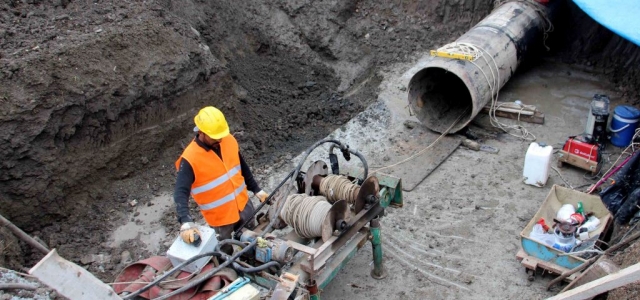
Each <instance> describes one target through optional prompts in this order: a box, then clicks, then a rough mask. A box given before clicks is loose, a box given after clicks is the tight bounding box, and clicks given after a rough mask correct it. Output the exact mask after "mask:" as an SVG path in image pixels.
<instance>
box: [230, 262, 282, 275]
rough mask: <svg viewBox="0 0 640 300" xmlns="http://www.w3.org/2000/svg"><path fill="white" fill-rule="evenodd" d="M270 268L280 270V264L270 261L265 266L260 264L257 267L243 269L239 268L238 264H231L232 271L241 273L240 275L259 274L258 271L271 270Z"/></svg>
mask: <svg viewBox="0 0 640 300" xmlns="http://www.w3.org/2000/svg"><path fill="white" fill-rule="evenodd" d="M271 267H278V269H279V268H281V266H280V263H279V262H277V261H270V262H268V263H266V264H262V265H259V266H257V267H250V268H245V267H243V266H241V265H240V264H238V263H236V262H234V263H233V268H234V269H236V270H238V271H241V272H242V273H249V274H250V273H256V272H260V271H263V270H266V269H268V268H271Z"/></svg>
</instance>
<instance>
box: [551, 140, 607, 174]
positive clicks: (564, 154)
mask: <svg viewBox="0 0 640 300" xmlns="http://www.w3.org/2000/svg"><path fill="white" fill-rule="evenodd" d="M599 153H600V145H598V144H590V143H588V142H586V141H582V140H580V139H578V138H576V137H570V138H569V139H568V140H567V142H566V143H564V147H563V148H562V150H560V152H559V155H560V157H559V158H558V167H562V166H563V164H564V163H568V164H571V165H574V166H576V167H579V168H582V169H585V170H587V171H590V172H591V173H592V174H594V175H595V174H597V173H598V171H599V170H600V163H599V162H600V154H599Z"/></svg>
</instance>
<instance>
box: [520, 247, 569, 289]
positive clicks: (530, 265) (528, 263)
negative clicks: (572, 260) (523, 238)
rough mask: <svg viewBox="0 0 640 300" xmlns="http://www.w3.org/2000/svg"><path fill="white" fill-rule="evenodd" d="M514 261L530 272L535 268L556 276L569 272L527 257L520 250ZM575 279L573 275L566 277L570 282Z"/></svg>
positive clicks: (549, 263) (546, 262)
mask: <svg viewBox="0 0 640 300" xmlns="http://www.w3.org/2000/svg"><path fill="white" fill-rule="evenodd" d="M516 259H517V260H519V261H520V263H521V264H522V265H523V266H524V267H525V268H527V269H531V270H535V269H537V268H542V269H545V270H547V271H549V272H552V273H556V274H562V273H563V272H566V271H569V269H567V268H563V267H561V266H558V265H556V264H554V263H551V262H548V261H544V260H541V259H538V258H536V257H533V256H530V255H528V254H527V253H526V252H524V250H522V249H520V250H518V253H517V254H516ZM574 278H575V275H574V276H573V277H568V278H567V280H569V281H571V280H573V279H574Z"/></svg>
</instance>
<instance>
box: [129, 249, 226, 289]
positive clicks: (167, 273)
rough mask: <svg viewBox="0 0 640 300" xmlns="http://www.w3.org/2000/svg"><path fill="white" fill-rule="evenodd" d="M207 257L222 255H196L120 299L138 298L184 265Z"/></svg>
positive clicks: (212, 253) (208, 253) (216, 253)
mask: <svg viewBox="0 0 640 300" xmlns="http://www.w3.org/2000/svg"><path fill="white" fill-rule="evenodd" d="M207 256H216V257H221V256H222V253H220V252H218V251H212V252H205V253H201V254H198V255H196V256H194V257H192V258H189V259H187V260H185V261H184V262H182V263H181V264H179V265H177V266H175V267H174V268H173V269H171V270H169V271H167V272H165V273H164V274H162V276H160V277H158V278H156V280H154V281H152V282H150V283H149V284H147V285H146V286H144V287H143V288H141V289H139V290H137V291H136V292H134V293H131V294H129V295H126V296H124V297H122V299H125V300H126V299H131V298H133V297H136V296H138V295H140V294H142V293H144V292H145V291H147V290H148V289H150V288H152V287H153V286H155V285H157V284H158V283H160V282H161V281H163V280H164V279H165V278H167V277H169V276H171V274H173V273H175V272H176V271H179V270H181V269H182V268H183V267H184V266H186V265H188V264H190V263H192V262H194V261H196V260H198V259H200V258H203V257H207Z"/></svg>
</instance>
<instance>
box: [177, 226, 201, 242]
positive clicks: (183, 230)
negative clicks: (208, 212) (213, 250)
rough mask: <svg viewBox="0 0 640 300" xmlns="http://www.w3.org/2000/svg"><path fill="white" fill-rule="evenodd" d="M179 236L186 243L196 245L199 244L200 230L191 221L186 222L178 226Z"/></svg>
mask: <svg viewBox="0 0 640 300" xmlns="http://www.w3.org/2000/svg"><path fill="white" fill-rule="evenodd" d="M180 237H181V238H182V240H183V241H184V242H185V243H187V244H190V245H194V246H196V247H198V246H199V245H200V241H201V240H200V230H198V227H197V226H196V224H195V223H193V222H186V223H184V224H182V226H180Z"/></svg>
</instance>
